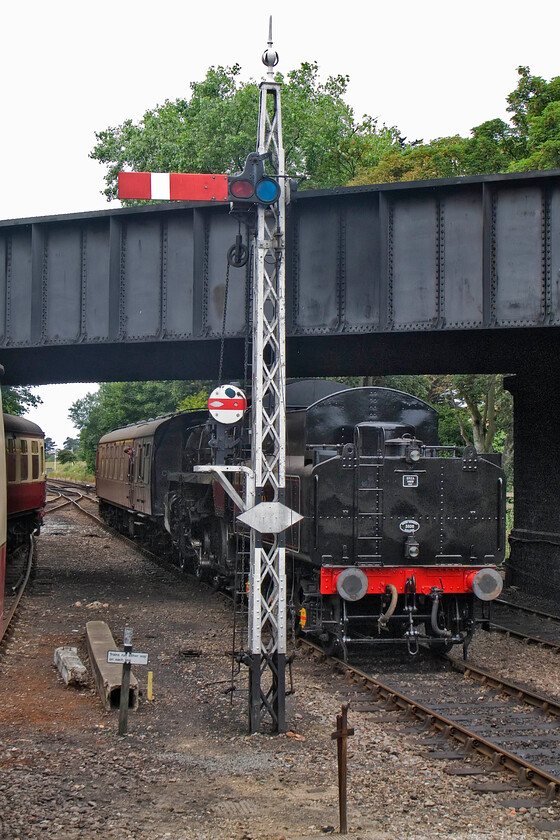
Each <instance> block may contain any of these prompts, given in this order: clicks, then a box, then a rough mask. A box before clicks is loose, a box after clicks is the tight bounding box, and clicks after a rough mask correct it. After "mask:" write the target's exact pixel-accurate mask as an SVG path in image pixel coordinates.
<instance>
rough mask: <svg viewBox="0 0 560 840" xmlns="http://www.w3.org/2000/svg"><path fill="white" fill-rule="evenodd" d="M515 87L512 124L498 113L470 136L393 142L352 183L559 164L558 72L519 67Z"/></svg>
mask: <svg viewBox="0 0 560 840" xmlns="http://www.w3.org/2000/svg"><path fill="white" fill-rule="evenodd" d="M517 70H518V73H519V77H520V78H519V82H518V85H517V88H516V89H515V90H514V91H513V92H512V93H510V94H509V95H508V97H507V102H508V107H507V110H508V111H509V112H510V113H511V114H512V117H511V125H510V124H508V123H506V122H504V121H503V120H501V119H499V118H495V119H492V120H488V121H487V122H484V123H482V124H481V125H479V126H475V127H474V128H473V129H472V130H471V136H470V137H460V136H459V135H454V136H452V137H439V138H437V139H435V140H432V141H431V142H429V143H423V142H416V141H415V142H414V143H410V144H407V143H405V142H404V141H402V142H401V143H400V144H393V145H392V146H391V147H390V149H388V150H387V151H386V152H385V153H384V154H383V156H382V158H381V159H380V161H379V162H378V163H377V164H376V165H374V166H371V167H366V168H365V169H364V170H363V171H362V172H361V173H360V174H359V175H358V177H356V178H355V179H354V180H353V183H354V184H366V183H384V182H391V181H415V180H425V179H432V178H454V177H457V176H461V175H484V174H489V173H494V172H520V171H528V170H533V169H551V168H556V167H560V76H556V77H554V78H553V79H551V80H550V82H547V81H545V80H544V79H542V78H541V77H540V76H533V75H531V72H530V69H529V68H528V67H518V68H517Z"/></svg>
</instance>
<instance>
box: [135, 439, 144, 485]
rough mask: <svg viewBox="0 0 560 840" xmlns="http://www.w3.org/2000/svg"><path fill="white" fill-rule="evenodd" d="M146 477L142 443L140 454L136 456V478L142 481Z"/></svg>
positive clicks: (139, 446)
mask: <svg viewBox="0 0 560 840" xmlns="http://www.w3.org/2000/svg"><path fill="white" fill-rule="evenodd" d="M143 478H144V447H143V446H142V444H141V443H140V444H139V445H138V455H137V458H136V480H137V481H142V480H143Z"/></svg>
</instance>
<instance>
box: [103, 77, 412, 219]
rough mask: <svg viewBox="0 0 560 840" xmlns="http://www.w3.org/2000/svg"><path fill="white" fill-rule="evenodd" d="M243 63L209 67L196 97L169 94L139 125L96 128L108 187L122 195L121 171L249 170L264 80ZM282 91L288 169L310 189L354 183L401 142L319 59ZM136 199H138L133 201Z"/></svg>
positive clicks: (193, 89) (193, 94) (194, 86)
mask: <svg viewBox="0 0 560 840" xmlns="http://www.w3.org/2000/svg"><path fill="white" fill-rule="evenodd" d="M240 73H241V68H240V67H239V65H237V64H236V65H234V66H233V67H210V68H209V70H208V71H207V74H206V77H205V79H204V80H203V81H202V82H193V83H192V84H191V96H190V98H189V99H177V100H176V101H174V102H170V101H169V100H166V102H165V103H164V105H162V106H157V107H156V108H153V109H151V110H148V111H146V113H145V114H144V117H143V118H142V120H140V122H139V123H137V124H135V123H133V122H132V120H125V122H124V123H122V124H121V125H120V126H117V127H113V128H107V129H106V130H105V131H101V132H99V133H96V138H97V143H96V145H95V147H94V149H93V150H92V152H91V154H90V157H91V158H93V159H94V160H98V161H100V163H103V164H106V165H107V166H108V170H107V174H106V176H105V181H106V183H107V187H106V189H105V190H104V192H105V195H106V196H107V198H108V199H112V198H116V197H117V173H118V172H119V171H121V170H127V169H129V170H133V171H136V172H150V171H152V172H170V171H171V172H224V173H228V174H229V173H234V172H240V171H241V170H242V169H243V166H244V163H245V159H246V157H247V155H248V154H249V153H250V152H252V151H254V149H255V134H256V126H257V113H258V97H259V92H258V86H257V84H256V83H255V82H254V81H249V82H242V81H240ZM277 79H279V80H280V81H283V82H284V87H283V89H282V122H283V134H284V145H285V149H286V168H287V171H288V173H289V174H290V175H291V176H292V177H294V178H298V179H299V180H300V181H302V182H303V186H304V187H333V186H340V185H342V184H347V183H348V182H349V181H350V180H351V179H352V178H354V177H355V176H356V175H357V174H359V172H360V171H361V170H362V169H363V168H367V167H372V166H375V165H376V163H377V162H378V161H379V160H380V159H381V157H382V156H383V155H384V154H385V153H386V152H387V150H388V149H390V148H391V146H392V145H394V144H395V143H398V138H399V133H398V131H397V129H395V128H387V127H386V126H382V127H381V128H378V126H377V121H376V120H375V119H373V118H372V117H367V116H365V117H364V118H363V120H362V121H361V122H357V121H356V120H355V118H354V114H353V111H352V109H351V108H350V106H349V105H347V103H346V102H345V101H344V96H345V94H346V89H347V86H348V81H349V79H348V77H347V76H340V75H339V76H329V78H328V79H327V81H326V82H324V83H323V82H321V81H320V79H319V69H318V66H317V64H316V63H314V62H311V63H309V62H304V63H303V64H302V65H301V67H300V68H299V69H297V70H293V71H291V72H290V73H288V75H287V78H286V79H285V80H284V78H283V77H282V76H281V75H280V74H278V76H277ZM126 203H135V202H126Z"/></svg>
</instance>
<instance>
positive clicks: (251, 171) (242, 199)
mask: <svg viewBox="0 0 560 840" xmlns="http://www.w3.org/2000/svg"><path fill="white" fill-rule="evenodd" d="M264 157H266V156H265V155H259V154H257V153H256V152H253V153H252V154H250V155H249V156H248V157H247V160H246V161H245V168H244V169H243V172H242V173H241V174H240V175H232V176H230V177H229V178H228V188H229V200H230V201H233V202H234V203H235V204H260V205H262V206H266V207H269V206H270V205H271V204H275V203H276V202H277V201H278V199H279V198H280V184H279V183H278V181H276V180H275V179H274V178H271V177H270V176H269V175H265V172H264Z"/></svg>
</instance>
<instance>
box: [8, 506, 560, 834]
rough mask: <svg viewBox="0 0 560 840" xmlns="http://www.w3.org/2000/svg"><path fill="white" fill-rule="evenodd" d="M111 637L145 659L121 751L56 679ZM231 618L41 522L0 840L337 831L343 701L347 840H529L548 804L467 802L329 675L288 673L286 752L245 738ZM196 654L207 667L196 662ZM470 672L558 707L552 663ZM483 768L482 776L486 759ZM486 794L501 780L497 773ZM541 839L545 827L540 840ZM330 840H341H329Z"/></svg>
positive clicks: (514, 651) (436, 767) (108, 546)
mask: <svg viewBox="0 0 560 840" xmlns="http://www.w3.org/2000/svg"><path fill="white" fill-rule="evenodd" d="M91 619H102V620H104V621H107V623H108V624H109V625H110V627H111V630H112V631H113V634H114V636H115V640H116V642H117V644H119V645H120V644H122V634H123V629H124V626H125V624H126V623H129V624H130V625H131V626H132V627H133V630H134V647H135V649H136V650H142V651H147V652H148V654H149V657H150V664H149V666H148V668H149V669H150V670H152V671H153V675H154V694H155V699H154V701H152V702H150V701H148V700H147V699H146V675H147V670H148V669H147V668H137V669H135V674H136V676H137V678H138V680H139V684H140V689H141V692H142V696H141V698H140V705H139V708H138V710H137V711H136V712H132V713H131V714H130V718H129V732H128V735H127V736H125V737H123V738H121V737H119V736H118V735H117V725H118V713H117V712H106V711H104V709H103V707H102V704H101V701H100V699H99V698H98V697H97V695H96V693H95V691H94V689H93V684H92V682H90V684H89V685H86V686H84V687H82V688H72V687H66V686H65V685H64V683H63V681H62V680H61V678H60V677H59V675H58V672H57V671H56V670H55V668H54V667H53V664H52V661H53V654H54V650H55V648H56V647H58V646H61V645H71V644H74V645H77V647H78V649H79V651H80V654H81V656H82V659H83V661H84V662H86V663H87V655H86V652H85V624H86V622H87V621H88V620H91ZM230 647H231V606H230V604H229V602H228V601H226V599H225V598H224V597H223V596H222V595H220V594H215V593H212V592H211V590H210V589H208V588H206V587H205V586H203V585H202V584H200V583H198V582H196V581H194V580H192V579H189V578H186V579H184V580H179V578H178V576H177V575H175V574H174V573H173V572H172V571H164V570H162V569H160V568H158V567H155V566H153V565H151V564H150V563H149V562H148V561H147V560H145V559H143V558H142V557H140V556H139V555H138V554H137V553H136V552H134V551H133V550H132V549H131V548H129V547H127V546H126V545H124V544H123V543H121V542H115V541H113V540H112V539H111V538H110V537H109V536H108V535H107V534H106V533H105V532H104V531H102V530H101V529H99V528H98V527H97V526H96V525H95V524H92V523H90V522H89V521H87V520H86V519H85V518H84V517H82V516H81V514H79V513H77V512H72V511H71V510H68V509H63V510H61V511H60V512H57V513H55V514H52V515H50V516H49V517H48V518H47V524H46V525H45V528H44V530H43V533H42V534H41V536H40V538H39V540H38V572H37V576H36V579H35V582H34V584H33V587H32V590H31V592H30V594H29V596H27V597H26V600H25V604H24V608H23V610H22V612H21V614H20V617H19V620H18V624H17V628H16V631H15V633H14V636H13V638H12V640H11V641H10V642H9V644H8V647H7V649H6V650H5V651H4V653H3V654H2V655H1V656H0V673H1V679H0V721H1V727H0V733H1V737H0V768H1V770H0V837H4V838H9V840H18V838H19V840H27V838H65V840H66V838H67V840H74V839H75V838H80V840H90V838H91V840H93V839H94V838H95V840H97V838H104V839H106V840H117V838H119V840H122V839H123V838H134V839H135V840H164V838H169V840H282V838H283V840H296V838H298V839H299V838H308V837H309V838H317V837H327V836H330V835H331V834H332V833H333V832H334V833H336V831H337V828H338V802H337V776H336V746H335V742H334V741H332V740H331V732H332V731H333V730H334V728H335V724H336V715H337V714H338V713H339V712H340V707H341V704H342V703H344V702H347V700H348V699H350V700H351V706H350V710H349V724H350V725H351V726H353V727H354V729H355V735H354V737H353V738H351V739H350V740H349V758H348V762H349V788H348V829H349V830H348V836H349V837H352V838H362V840H404V838H414V840H428V838H430V840H433V839H434V838H452V837H453V838H456V840H467V838H468V840H506V838H507V840H540V838H542V837H544V836H547V837H550V838H560V832H552V833H550V832H548V833H545V828H546V827H547V826H545V825H542V826H541V827H539V825H538V824H539V823H541V824H543V823H545V822H546V821H552V820H558V819H559V818H560V812H559V807H558V805H557V804H556V803H554V804H552V805H551V806H549V807H546V806H544V803H543V807H541V808H538V809H537V808H530V807H528V805H527V804H525V805H523V804H519V802H516V801H513V802H512V801H511V800H512V799H513V798H516V799H517V800H519V799H520V797H525V798H527V797H528V796H529V797H532V798H533V799H538V797H539V794H535V793H532V792H525V793H523V792H520V791H519V790H517V791H513V792H500V793H486V794H481V793H477V792H476V791H475V790H474V789H473V788H474V785H475V783H480V780H481V777H480V776H474V777H468V776H467V777H462V776H457V775H450V774H449V773H448V772H446V771H448V770H449V768H450V762H443V761H434V760H433V759H432V760H430V758H429V756H428V753H427V744H428V743H429V742H428V741H427V740H426V736H425V735H418V734H416V731H414V730H412V729H410V728H407V724H403V723H401V724H399V726H398V728H397V730H395V728H394V723H393V718H394V715H393V713H390V712H387V711H386V710H383V709H382V710H381V711H380V712H376V713H373V714H372V713H368V712H367V711H360V709H359V705H360V703H359V699H360V698H358V702H354V706H353V705H352V701H353V700H354V698H353V697H352V696H351V695H350V694H349V692H351V691H353V689H351V688H348V687H344V686H343V685H342V684H341V683H340V682H339V681H338V679H335V678H334V677H333V675H332V671H330V670H329V668H328V666H326V665H325V664H322V663H320V662H317V661H315V660H314V659H312V658H309V657H307V656H305V655H301V656H298V658H297V659H296V661H295V665H294V681H295V687H296V692H295V694H294V695H293V696H291V697H289V698H288V701H287V720H288V726H289V727H290V731H289V732H288V733H287V734H286V735H281V736H275V737H271V736H267V735H260V734H259V735H253V736H250V735H248V734H247V728H246V711H247V695H246V679H245V676H244V675H242V676H240V677H239V678H238V679H237V680H236V687H237V688H236V690H235V691H234V692H233V694H232V693H231V692H229V691H228V690H227V689H228V685H229V680H230V673H231V665H230V661H229V659H228V658H227V657H226V656H225V655H224V653H225V651H227V650H228V648H230ZM197 653H199V654H200V655H195V654H197ZM471 658H472V660H473V661H474V662H476V663H477V664H481V665H486V666H488V667H491V666H492V667H494V666H496V664H497V663H499V662H501V663H504V664H503V666H502V667H503V670H504V673H507V675H508V676H509V677H510V678H512V679H518V680H520V681H521V680H523V681H525V682H527V683H530V684H531V685H533V686H537V687H539V688H540V689H541V690H543V691H548V692H550V693H553V694H558V677H557V673H556V672H557V667H556V662H557V660H556V659H555V658H554V655H553V654H551V653H548V652H546V651H538V650H535V649H533V648H530V649H529V648H526V647H525V646H523V645H520V644H519V643H518V642H515V641H513V640H507V639H504V638H502V637H500V636H496V635H488V634H484V633H481V634H480V635H479V637H478V638H477V639H476V640H475V642H473V645H472V646H471ZM474 761H475V762H476V763H478V764H480V766H484V767H489V764H484V762H483V760H482V759H474ZM484 778H485V780H486V781H488V780H496V781H500V782H503V781H504V780H507V779H508V778H509V777H505V776H504V775H503V774H490V775H489V776H487V777H484ZM548 827H550V826H548ZM338 836H340V835H338Z"/></svg>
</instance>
